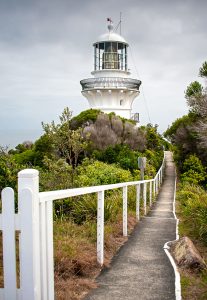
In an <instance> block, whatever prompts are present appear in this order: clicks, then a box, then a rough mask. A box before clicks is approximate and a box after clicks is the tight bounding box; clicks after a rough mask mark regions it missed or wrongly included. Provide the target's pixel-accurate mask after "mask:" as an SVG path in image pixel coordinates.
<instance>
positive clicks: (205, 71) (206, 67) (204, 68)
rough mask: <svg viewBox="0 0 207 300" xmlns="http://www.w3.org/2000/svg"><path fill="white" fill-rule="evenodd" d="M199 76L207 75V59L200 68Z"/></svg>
mask: <svg viewBox="0 0 207 300" xmlns="http://www.w3.org/2000/svg"><path fill="white" fill-rule="evenodd" d="M199 76H201V77H207V61H205V62H204V63H203V65H202V67H201V68H200V70H199Z"/></svg>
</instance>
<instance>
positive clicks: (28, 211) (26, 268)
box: [19, 188, 40, 300]
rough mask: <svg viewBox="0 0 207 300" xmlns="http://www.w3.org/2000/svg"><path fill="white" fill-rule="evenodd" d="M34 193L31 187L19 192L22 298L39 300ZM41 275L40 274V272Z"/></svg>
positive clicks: (22, 299) (24, 299)
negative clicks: (37, 295) (36, 279)
mask: <svg viewBox="0 0 207 300" xmlns="http://www.w3.org/2000/svg"><path fill="white" fill-rule="evenodd" d="M33 200H34V199H33V194H32V191H31V190H30V189H28V188H27V189H23V190H21V191H20V193H19V214H20V222H21V233H20V287H21V300H28V299H29V300H38V298H37V297H36V282H35V266H34V262H35V244H34V230H35V228H34V227H35V222H34V217H33V215H34V214H33ZM39 276H40V274H39Z"/></svg>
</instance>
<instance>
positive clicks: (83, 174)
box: [76, 159, 133, 186]
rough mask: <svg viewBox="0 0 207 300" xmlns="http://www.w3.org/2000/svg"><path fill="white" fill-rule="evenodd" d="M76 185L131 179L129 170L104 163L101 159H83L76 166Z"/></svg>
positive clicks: (100, 183) (92, 184)
mask: <svg viewBox="0 0 207 300" xmlns="http://www.w3.org/2000/svg"><path fill="white" fill-rule="evenodd" d="M77 174H78V175H77V178H76V185H77V186H94V185H102V184H113V183H119V182H126V181H132V180H133V177H132V175H131V173H130V171H127V170H123V169H122V168H120V167H118V166H116V165H115V164H111V165H109V164H106V163H103V162H101V161H90V160H88V159H85V160H84V162H83V164H82V165H81V166H78V168H77Z"/></svg>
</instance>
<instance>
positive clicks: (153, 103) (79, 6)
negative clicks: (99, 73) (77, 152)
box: [0, 0, 207, 146]
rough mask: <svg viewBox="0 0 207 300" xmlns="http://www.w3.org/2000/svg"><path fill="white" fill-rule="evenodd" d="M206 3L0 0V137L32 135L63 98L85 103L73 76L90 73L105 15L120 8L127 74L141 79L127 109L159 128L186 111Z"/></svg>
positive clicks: (200, 52) (206, 49) (202, 55)
mask: <svg viewBox="0 0 207 300" xmlns="http://www.w3.org/2000/svg"><path fill="white" fill-rule="evenodd" d="M206 11H207V1H206V0H189V1H188V0H186V1H178V0H174V1H161V0H160V1H156V0H154V1H147V0H145V1H138V0H127V1H126V0H119V1H118V0H111V1H109V0H105V1H98V0H82V1H81V0H75V1H72V0H45V1H44V0H41V1H38V0H36V1H35V0H33V1H29V0H13V1H12V0H0V104H1V106H0V144H1V145H2V144H3V145H5V144H9V145H11V146H14V145H15V143H17V142H22V141H23V140H31V139H34V138H37V137H38V136H39V135H40V134H41V132H42V130H41V121H44V122H50V121H52V120H57V116H58V115H60V114H61V112H62V111H63V109H64V107H66V106H69V107H70V108H71V110H72V111H73V112H74V115H75V114H78V113H80V112H81V111H82V110H86V109H88V108H89V106H88V102H87V100H86V99H85V98H84V97H83V96H82V95H81V86H80V80H81V79H84V78H88V77H91V74H90V72H91V71H92V70H93V47H92V44H93V42H95V41H96V40H97V38H98V36H99V35H100V34H102V33H104V32H106V31H107V28H106V18H107V17H111V18H112V20H113V21H114V23H115V24H116V23H118V21H119V15H120V12H122V18H123V22H122V35H123V36H124V38H125V39H126V40H127V41H128V43H129V45H130V47H131V51H129V67H130V69H131V72H132V74H131V76H132V77H133V78H137V77H138V79H140V80H141V81H142V88H141V94H140V96H139V97H138V98H136V100H135V102H134V105H133V111H134V112H139V113H140V119H141V123H142V124H146V123H149V122H150V121H151V122H152V123H153V124H159V128H160V131H161V132H162V131H164V130H165V129H166V128H167V126H168V125H169V124H171V123H172V121H174V120H175V119H176V118H178V117H180V116H182V115H184V114H185V113H186V112H187V107H186V101H185V98H184V90H185V89H186V86H187V85H188V84H189V83H190V82H192V81H194V80H201V79H199V78H198V70H199V68H200V66H201V65H202V63H203V62H204V61H205V60H207V17H206ZM131 53H132V55H131ZM136 70H137V71H136ZM201 82H202V80H201ZM143 92H144V96H143ZM147 107H148V110H147ZM14 135H16V137H15V136H14Z"/></svg>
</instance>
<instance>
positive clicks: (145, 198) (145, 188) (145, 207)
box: [143, 183, 147, 215]
mask: <svg viewBox="0 0 207 300" xmlns="http://www.w3.org/2000/svg"><path fill="white" fill-rule="evenodd" d="M143 184H144V189H143V196H144V214H145V215H146V213H147V184H146V183H143Z"/></svg>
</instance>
